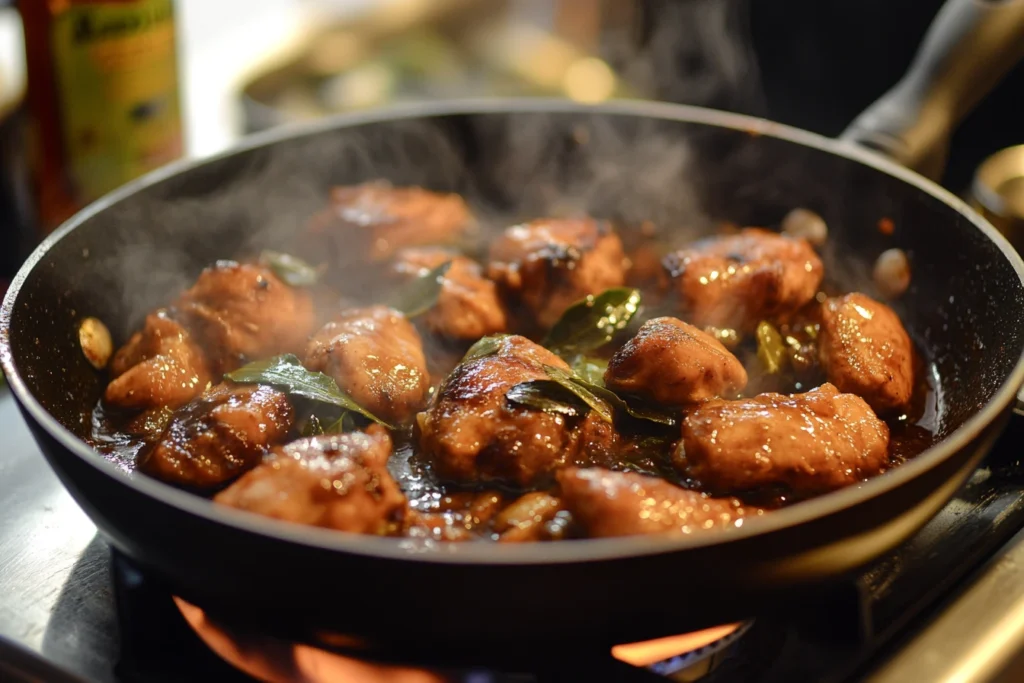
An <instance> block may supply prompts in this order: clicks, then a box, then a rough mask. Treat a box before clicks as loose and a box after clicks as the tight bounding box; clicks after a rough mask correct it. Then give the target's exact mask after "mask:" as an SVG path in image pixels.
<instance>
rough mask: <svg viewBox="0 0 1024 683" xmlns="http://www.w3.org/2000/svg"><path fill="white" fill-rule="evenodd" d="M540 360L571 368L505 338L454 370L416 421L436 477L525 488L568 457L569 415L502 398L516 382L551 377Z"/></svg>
mask: <svg viewBox="0 0 1024 683" xmlns="http://www.w3.org/2000/svg"><path fill="white" fill-rule="evenodd" d="M542 363H543V364H547V365H551V366H554V367H558V368H561V369H563V370H568V365H566V363H565V361H563V360H562V359H561V358H559V357H558V356H556V355H554V354H553V353H551V352H550V351H548V350H547V349H544V348H543V347H541V346H539V345H537V344H534V343H533V342H531V341H530V340H528V339H526V338H524V337H518V336H510V337H506V338H505V340H503V342H502V343H501V346H500V348H499V349H498V351H497V352H496V353H494V354H493V355H490V356H485V357H483V358H478V359H475V360H471V361H469V362H467V363H463V364H461V365H459V366H458V367H457V368H456V369H455V371H454V372H453V373H452V374H451V375H450V376H449V377H448V379H447V380H446V381H445V383H444V384H443V385H442V386H441V389H440V391H439V392H438V395H437V398H436V400H435V401H434V403H433V405H432V406H431V407H430V408H429V409H428V410H427V411H426V412H423V413H420V414H419V415H418V416H417V422H418V425H419V432H420V436H419V442H420V446H421V448H422V449H423V452H424V453H426V454H427V456H428V457H430V458H431V459H432V460H433V462H434V467H435V470H436V471H437V474H438V475H439V476H441V477H442V478H443V479H447V480H449V481H455V482H460V483H474V482H480V481H503V482H508V483H511V484H514V485H519V486H528V485H530V484H531V483H533V482H535V481H537V480H538V479H542V478H543V477H545V476H546V475H548V474H549V473H550V472H551V471H552V470H554V469H555V468H557V467H560V466H561V465H562V464H564V463H565V462H566V461H567V459H569V458H570V457H571V455H572V446H573V434H572V433H571V430H570V429H569V428H568V426H567V424H566V418H564V417H562V416H561V415H551V414H549V413H545V412H543V411H539V410H532V409H529V408H524V407H521V406H517V405H514V404H511V403H509V402H508V401H507V400H506V399H505V394H506V393H508V391H509V389H511V388H512V387H514V386H515V385H516V384H519V383H520V382H527V381H529V380H535V379H548V375H547V374H546V373H545V372H544V369H543V368H542V367H541V364H542Z"/></svg>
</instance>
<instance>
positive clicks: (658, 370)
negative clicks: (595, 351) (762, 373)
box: [604, 318, 747, 406]
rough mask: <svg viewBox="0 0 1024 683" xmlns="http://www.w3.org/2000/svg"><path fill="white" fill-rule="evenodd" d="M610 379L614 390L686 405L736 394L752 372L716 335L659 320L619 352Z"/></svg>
mask: <svg viewBox="0 0 1024 683" xmlns="http://www.w3.org/2000/svg"><path fill="white" fill-rule="evenodd" d="M604 382H605V385H606V386H607V387H608V388H609V389H612V390H613V391H621V392H625V393H628V394H636V395H638V396H642V397H645V398H648V399H651V400H653V401H655V402H657V403H661V404H665V405H671V406H682V405H686V404H689V403H697V402H699V401H703V400H705V399H708V398H713V397H716V396H724V395H733V394H736V393H737V392H739V391H741V390H742V389H743V387H745V386H746V384H747V371H746V370H745V369H744V368H743V364H742V363H740V361H739V360H738V359H737V358H736V356H734V355H732V354H731V353H730V352H729V351H728V349H726V348H725V347H724V346H722V343H721V342H720V341H718V340H717V339H715V338H714V337H712V336H711V335H710V334H707V333H706V332H704V331H703V330H699V329H697V328H696V327H694V326H693V325H688V324H686V323H684V322H683V321H682V320H677V319H676V318H655V319H653V320H648V321H647V322H646V323H644V324H643V325H642V326H641V327H640V330H639V331H638V332H637V334H636V336H635V337H633V338H632V339H630V340H629V341H628V342H626V343H625V344H624V345H623V346H622V347H621V348H620V349H619V350H618V351H616V352H615V355H613V356H612V358H611V360H610V361H609V363H608V370H607V371H606V372H605V374H604Z"/></svg>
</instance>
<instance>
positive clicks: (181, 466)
mask: <svg viewBox="0 0 1024 683" xmlns="http://www.w3.org/2000/svg"><path fill="white" fill-rule="evenodd" d="M292 420H293V412H292V407H291V404H290V403H288V398H287V397H286V396H285V395H284V394H282V393H281V392H279V391H277V390H275V389H272V388H270V387H267V386H259V385H253V384H245V385H235V384H219V385H217V386H215V387H213V388H212V389H210V390H209V391H207V392H206V393H205V394H203V395H202V396H200V397H199V398H198V399H196V400H195V401H193V402H192V403H190V404H189V405H187V406H185V408H183V409H182V410H180V411H178V412H177V413H176V414H175V415H174V418H173V419H172V420H171V422H170V424H169V425H167V428H166V429H165V430H164V433H163V435H162V436H161V437H160V440H159V441H158V442H157V443H156V444H154V445H153V447H152V448H150V449H148V450H146V451H144V452H143V453H142V454H141V457H140V458H139V461H138V467H139V469H140V470H142V471H143V472H145V473H146V474H149V475H150V476H153V477H156V478H157V479H161V480H163V481H166V482H169V483H172V484H180V485H184V486H191V487H193V488H200V489H202V488H212V487H215V486H219V485H220V484H224V483H226V482H229V481H231V480H232V479H234V478H235V477H237V476H238V475H240V474H242V473H243V472H246V471H248V470H250V469H252V468H253V467H255V466H256V465H258V464H259V463H260V461H261V460H262V459H263V455H264V454H265V453H266V452H267V451H268V450H269V448H270V447H271V446H273V445H274V444H275V443H277V442H279V441H281V440H282V439H284V438H285V436H286V435H287V434H288V430H290V429H291V426H292Z"/></svg>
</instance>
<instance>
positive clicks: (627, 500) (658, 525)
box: [557, 467, 764, 538]
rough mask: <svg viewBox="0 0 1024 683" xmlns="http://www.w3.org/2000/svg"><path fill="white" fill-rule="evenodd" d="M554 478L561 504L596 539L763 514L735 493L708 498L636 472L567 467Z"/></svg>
mask: <svg viewBox="0 0 1024 683" xmlns="http://www.w3.org/2000/svg"><path fill="white" fill-rule="evenodd" d="M557 478H558V484H559V486H560V488H561V492H562V493H561V496H562V502H563V505H564V506H565V507H566V508H567V509H568V510H569V512H570V513H571V514H572V519H573V521H574V522H575V523H576V524H577V525H579V526H580V527H581V528H582V529H583V531H584V532H585V533H586V535H587V536H590V537H594V538H600V537H607V536H633V535H639V534H659V533H668V534H692V533H697V532H700V531H706V530H711V529H728V528H732V527H739V526H742V524H743V523H744V521H746V520H747V519H749V518H752V517H757V516H760V515H762V514H764V511H763V510H761V509H760V508H756V507H750V506H744V505H743V503H741V502H740V501H739V500H737V499H736V498H712V497H710V496H708V495H705V494H702V493H698V492H697V491H689V490H687V489H682V488H679V487H678V486H674V485H672V484H670V483H668V482H667V481H665V480H663V479H658V478H657V477H648V476H645V475H642V474H636V473H635V472H612V471H610V470H606V469H601V468H598V467H591V468H587V469H578V468H575V467H569V468H566V469H564V470H562V471H560V472H559V473H558V474H557Z"/></svg>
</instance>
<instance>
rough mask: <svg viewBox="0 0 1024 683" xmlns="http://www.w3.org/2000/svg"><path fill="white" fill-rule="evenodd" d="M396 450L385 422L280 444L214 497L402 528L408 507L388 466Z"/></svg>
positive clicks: (354, 527) (300, 516) (318, 521)
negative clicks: (365, 429) (390, 457)
mask: <svg viewBox="0 0 1024 683" xmlns="http://www.w3.org/2000/svg"><path fill="white" fill-rule="evenodd" d="M390 454H391V437H390V436H388V432H387V430H386V429H384V428H383V427H381V426H379V425H373V426H372V427H370V428H369V429H368V430H367V431H366V432H365V433H363V432H348V433H347V434H324V435H320V436H314V437H310V438H306V439H300V440H298V441H294V442H292V443H290V444H287V445H285V446H280V447H278V448H275V449H274V451H273V453H271V454H270V455H269V456H267V458H266V459H264V461H263V462H262V463H261V464H259V465H257V466H256V467H255V468H254V469H252V470H249V471H248V472H246V473H245V474H244V475H242V477H241V478H240V479H239V480H238V481H236V482H235V483H233V484H232V485H231V486H229V487H228V488H226V489H224V490H223V491H221V492H220V493H218V494H217V495H216V496H215V497H214V500H215V501H216V502H218V503H220V504H222V505H228V506H230V507H234V508H238V509H240V510H247V511H249V512H255V513H256V514H259V515H265V516H267V517H273V518H275V519H281V520H284V521H287V522H295V523H297V524H309V525H311V526H320V527H326V528H328V529H336V530H337V531H349V532H352V533H357V534H377V535H387V534H390V533H394V532H396V531H397V530H398V529H400V528H401V522H402V518H403V516H404V513H405V507H406V501H405V496H404V495H403V494H402V491H401V490H400V489H399V488H398V484H396V483H395V481H394V479H392V478H391V475H390V474H389V473H388V470H387V467H386V463H387V460H388V456H389V455H390Z"/></svg>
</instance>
